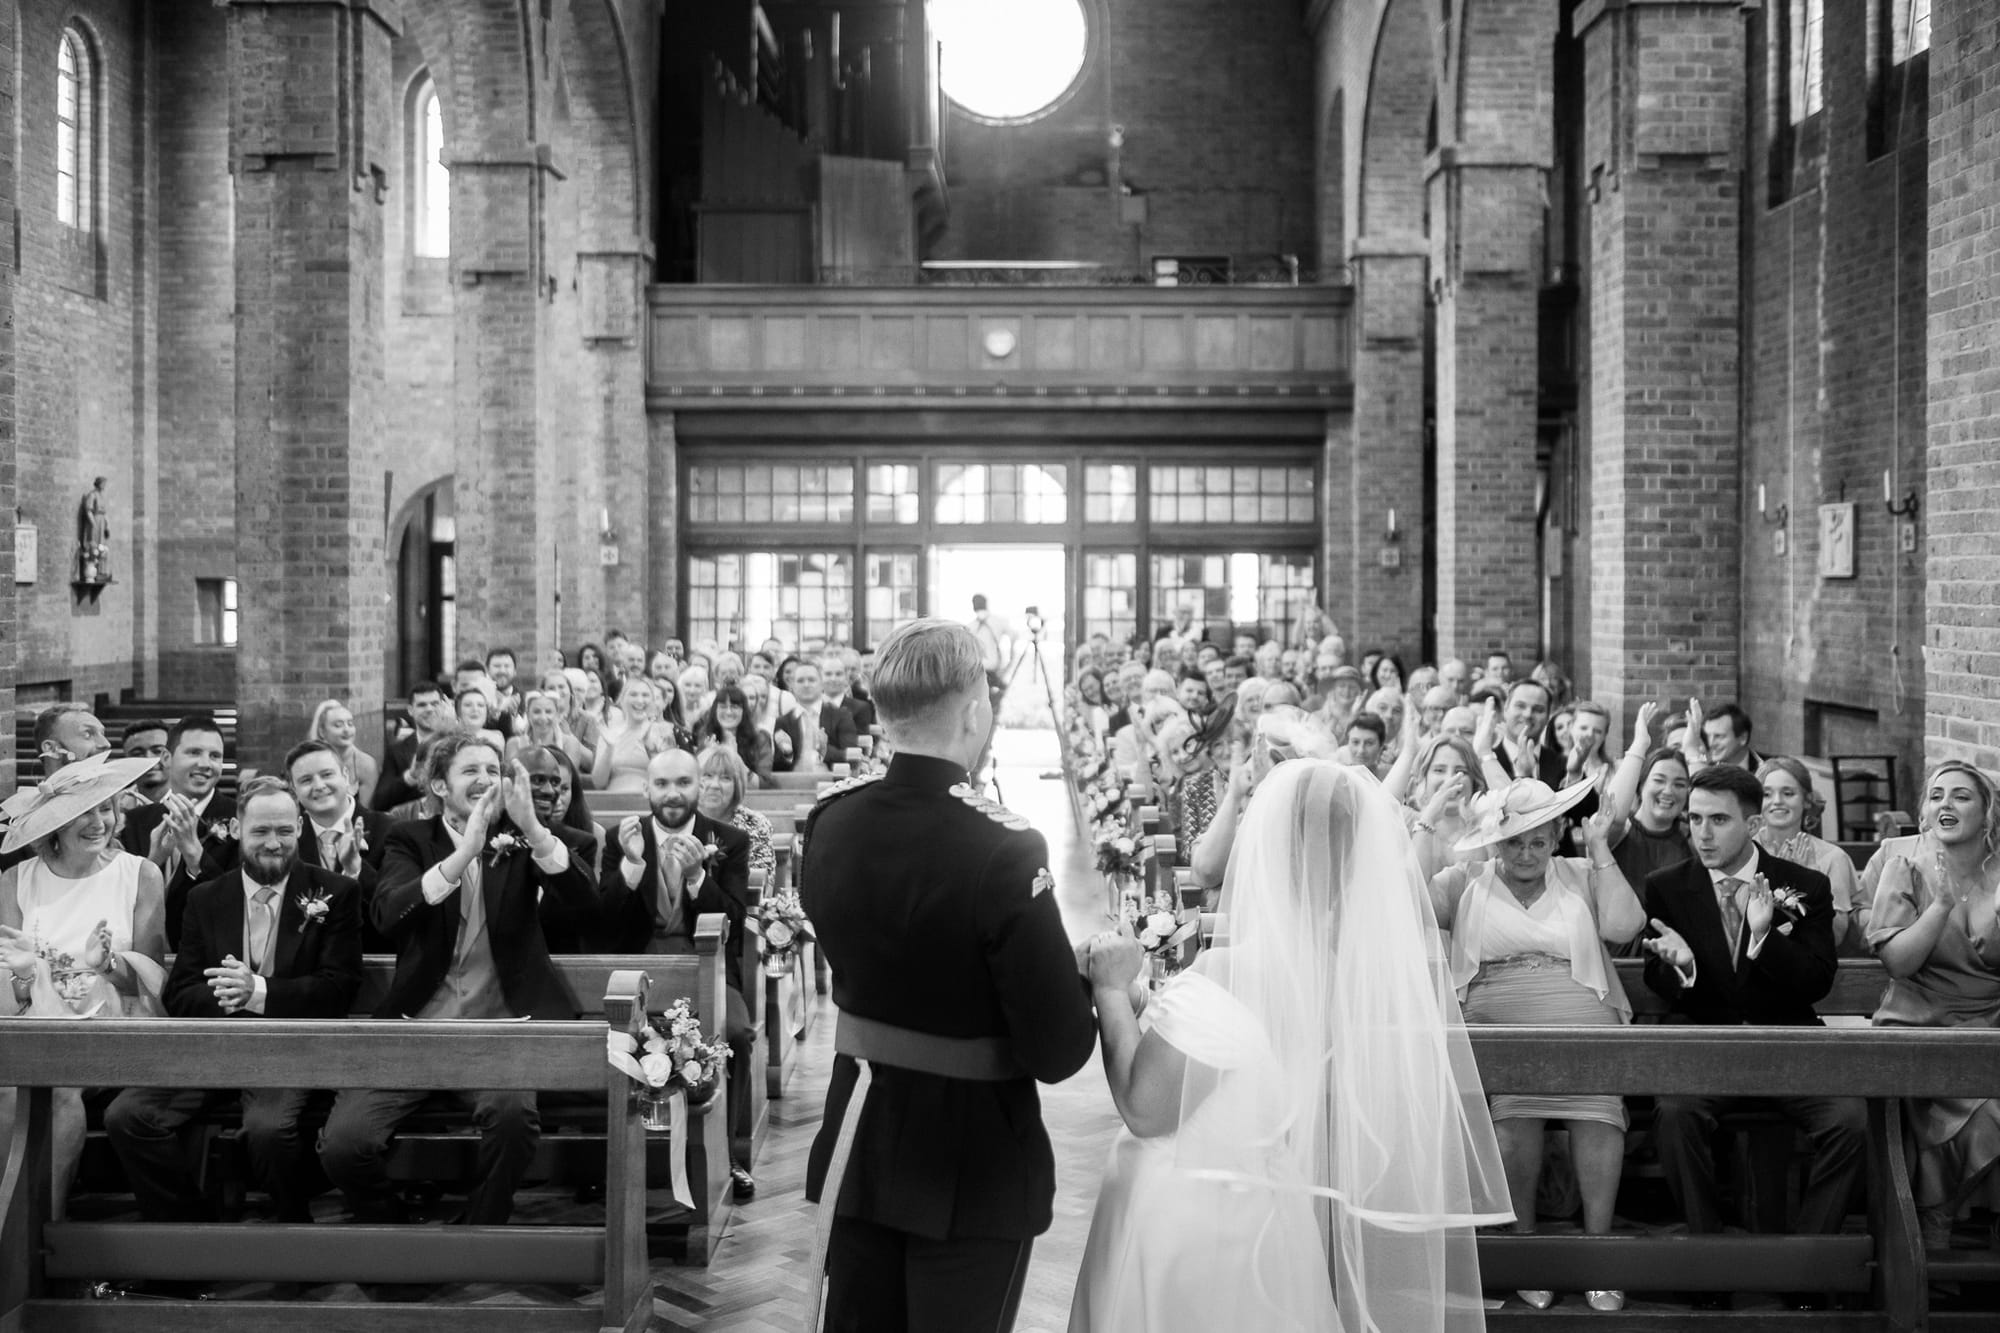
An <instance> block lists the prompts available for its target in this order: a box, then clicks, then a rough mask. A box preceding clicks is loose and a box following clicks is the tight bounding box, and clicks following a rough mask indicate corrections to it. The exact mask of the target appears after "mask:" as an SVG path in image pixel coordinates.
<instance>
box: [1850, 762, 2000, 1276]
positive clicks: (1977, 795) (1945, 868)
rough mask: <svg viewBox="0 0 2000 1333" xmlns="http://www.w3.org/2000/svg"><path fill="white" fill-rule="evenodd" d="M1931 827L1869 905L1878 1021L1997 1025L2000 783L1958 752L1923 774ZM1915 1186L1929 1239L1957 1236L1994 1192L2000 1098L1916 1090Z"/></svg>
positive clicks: (1944, 1243)
mask: <svg viewBox="0 0 2000 1333" xmlns="http://www.w3.org/2000/svg"><path fill="white" fill-rule="evenodd" d="M1921 825H1922V828H1923V832H1922V833H1921V834H1920V835H1919V836H1918V838H1917V840H1916V845H1915V846H1914V847H1912V848H1910V849H1909V850H1908V851H1907V852H1898V853H1892V854H1890V855H1889V856H1888V858H1887V864H1886V865H1884V866H1883V868H1882V878H1881V887H1880V888H1878V889H1877V890H1876V892H1875V903H1874V907H1873V910H1872V911H1871V912H1870V914H1869V920H1868V944H1869V946H1870V947H1871V948H1872V949H1874V951H1875V953H1876V956H1877V957H1879V958H1880V959H1881V960H1882V966H1883V968H1884V969H1885V970H1886V971H1887V972H1888V973H1889V989H1888V991H1887V992H1886V993H1885V994H1884V995H1883V997H1882V1007H1881V1008H1880V1009H1878V1010H1876V1012H1875V1025H1876V1026H1877V1027H1976V1028H1991V1027H1995V1026H2000V918H1996V916H1995V900H1996V895H1997V894H2000V793H1997V792H1996V791H1995V788H1994V783H1993V779H1992V778H1990V777H1988V776H1987V775H1986V774H1985V773H1983V772H1981V771H1980V770H1979V769H1976V768H1974V767H1972V766H1971V765H1970V764H1966V763H1962V762H1958V761H1950V762H1946V763H1943V764H1939V765H1938V766H1937V767H1936V768H1934V769H1932V770H1931V773H1930V776H1929V778H1928V779H1927V780H1926V781H1925V783H1924V802H1923V806H1922V812H1921ZM1905 1105H1906V1106H1907V1108H1908V1111H1907V1116H1908V1119H1907V1121H1906V1124H1907V1127H1908V1128H1907V1130H1906V1136H1907V1137H1906V1141H1910V1140H1911V1139H1913V1141H1914V1143H1915V1147H1916V1164H1915V1165H1916V1169H1915V1172H1914V1174H1915V1180H1914V1181H1913V1186H1914V1189H1913V1192H1914V1194H1915V1195H1916V1204H1917V1217H1918V1221H1919V1223H1920V1224H1921V1226H1922V1228H1923V1239H1924V1245H1925V1248H1927V1249H1934V1250H1941V1249H1945V1248H1947V1247H1948V1246H1949V1245H1950V1243H1951V1228H1952V1224H1953V1222H1954V1221H1955V1220H1956V1219H1957V1216H1958V1213H1959V1210H1960V1209H1961V1208H1962V1207H1963V1206H1964V1205H1965V1204H1966V1203H1967V1202H1969V1201H1971V1200H1972V1199H1974V1198H1976V1197H1977V1196H1978V1195H1980V1194H1981V1193H1982V1192H1984V1193H1989V1194H1990V1189H1989V1188H1988V1187H1989V1186H1990V1182H1991V1180H1992V1178H1993V1165H1994V1163H1995V1162H1996V1161H2000V1102H1996V1101H1995V1100H1994V1099H1993V1098H1991V1097H1981V1098H1972V1097H1963V1098H1927V1099H1912V1100H1910V1101H1908V1102H1906V1103H1905Z"/></svg>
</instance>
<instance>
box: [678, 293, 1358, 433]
mask: <svg viewBox="0 0 2000 1333" xmlns="http://www.w3.org/2000/svg"><path fill="white" fill-rule="evenodd" d="M649 295H650V319H651V342H650V344H649V348H648V362H647V365H648V373H647V378H648V398H649V402H650V403H651V404H652V405H653V406H655V407H674V406H685V405H688V404H689V400H690V399H694V398H699V400H700V401H701V404H702V406H703V407H704V408H714V407H728V406H730V405H732V404H733V403H739V402H740V403H741V404H742V405H744V406H751V405H753V404H756V403H758V402H760V401H762V402H765V403H768V399H769V396H771V395H775V394H784V395H785V396H786V397H788V398H801V397H803V398H807V399H814V398H842V397H846V396H848V395H860V394H867V395H869V396H871V397H878V398H879V397H882V396H885V395H886V396H888V397H890V398H896V397H925V398H928V397H930V396H932V395H937V396H939V397H942V398H945V399H947V400H949V401H951V402H953V403H957V404H966V405H969V404H971V403H974V402H983V401H990V400H991V399H994V398H1007V399H1020V398H1030V399H1032V398H1034V397H1036V396H1037V395H1039V394H1042V393H1045V392H1048V391H1051V390H1058V389H1059V390H1061V391H1062V396H1063V397H1064V398H1065V399H1067V400H1069V401H1075V398H1076V396H1077V395H1078V394H1085V395H1089V396H1092V397H1096V396H1098V395H1105V396H1114V397H1115V396H1117V395H1121V394H1125V393H1133V394H1143V395H1144V396H1145V397H1146V398H1147V399H1149V400H1160V399H1165V398H1180V397H1185V396H1196V395H1199V396H1209V395H1213V394H1217V393H1227V394H1228V395H1229V399H1230V401H1231V402H1232V403H1233V404H1237V405H1240V406H1252V407H1254V406H1266V405H1269V406H1275V405H1277V404H1279V403H1283V404H1285V405H1288V406H1291V407H1294V408H1296V407H1299V406H1302V405H1304V404H1305V403H1309V402H1315V401H1317V402H1320V403H1322V404H1323V405H1325V406H1328V407H1336V408H1337V407H1341V406H1344V405H1345V404H1346V402H1347V400H1348V398H1349V396H1350V389H1349V382H1348V354H1349V348H1350V337H1349V299H1350V294H1349V292H1348V290H1347V289H1346V288H1342V287H1286V288H1251V287H1245V288H1205V289H1200V290H1190V289H1186V288H1176V289H1156V288H1146V287H1137V288H1132V287H1118V288H1089V287H1085V288H1053V289H1038V288H984V287H953V288H924V287H899V288H854V287H840V288H817V287H789V286H788V287H655V288H654V289H652V291H651V293H650V294H649Z"/></svg>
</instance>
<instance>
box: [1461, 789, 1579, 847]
mask: <svg viewBox="0 0 2000 1333" xmlns="http://www.w3.org/2000/svg"><path fill="white" fill-rule="evenodd" d="M1595 790H1597V789H1596V788H1595V787H1593V786H1592V785H1591V784H1590V783H1588V782H1579V783H1577V784H1576V785H1575V786H1574V787H1565V788H1563V789H1562V790H1561V791H1556V790H1554V789H1553V788H1551V787H1550V786H1549V784H1548V783H1546V782H1543V781H1541V780H1539V779H1537V778H1517V779H1515V780H1514V781H1512V782H1510V783H1508V784H1507V785H1506V786H1504V787H1502V788H1500V789H1499V790H1498V791H1490V792H1487V793H1486V794H1485V795H1483V796H1480V797H1479V798H1477V799H1476V800H1474V801H1473V802H1472V808H1471V811H1470V813H1471V815H1472V823H1471V825H1470V827H1468V828H1467V829H1466V831H1465V836H1463V837H1461V838H1460V839H1459V840H1458V843H1457V845H1456V846H1455V847H1454V848H1453V849H1452V850H1454V851H1460V852H1474V851H1478V850H1479V849H1480V848H1481V847H1490V846H1492V845H1493V844H1494V843H1496V842H1505V841H1506V840H1507V839H1509V838H1511V837H1514V836H1515V835H1517V834H1521V833H1526V832H1527V831H1528V830H1529V829H1532V828H1540V827H1541V826H1542V825H1543V824H1546V823H1548V822H1549V821H1550V820H1551V819H1559V818H1561V817H1562V816H1563V815H1566V814H1568V813H1569V812H1570V811H1571V810H1572V809H1574V808H1575V807H1576V806H1577V804H1578V803H1579V802H1581V801H1582V800H1583V798H1584V797H1586V796H1588V795H1590V794H1591V793H1592V792H1593V791H1595Z"/></svg>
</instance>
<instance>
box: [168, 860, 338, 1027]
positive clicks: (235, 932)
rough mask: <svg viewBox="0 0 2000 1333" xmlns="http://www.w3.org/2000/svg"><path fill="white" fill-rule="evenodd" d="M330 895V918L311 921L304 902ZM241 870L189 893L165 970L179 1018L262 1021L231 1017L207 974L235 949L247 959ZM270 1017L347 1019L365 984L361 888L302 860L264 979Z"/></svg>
mask: <svg viewBox="0 0 2000 1333" xmlns="http://www.w3.org/2000/svg"><path fill="white" fill-rule="evenodd" d="M321 895H324V896H325V898H326V907H327V910H326V915H325V917H324V918H323V919H322V920H319V921H308V920H307V919H306V912H305V907H304V905H303V900H304V899H305V898H308V897H319V896H321ZM247 906H248V904H246V903H245V901H244V895H243V872H242V871H241V870H231V871H229V872H228V873H226V874H224V875H222V876H221V877H220V878H218V879H212V880H209V881H207V882H206V883H203V884H198V885H196V886H195V887H194V889H193V890H192V891H191V892H190V893H189V894H188V900H187V914H186V916H185V917H184V918H183V919H182V923H181V944H180V950H179V951H178V952H177V953H175V955H174V966H173V970H172V971H171V972H169V973H168V974H167V989H166V995H165V999H166V1005H167V1013H168V1014H169V1015H170V1016H171V1017H174V1018H256V1017H259V1015H257V1014H252V1013H249V1012H248V1011H246V1010H240V1009H239V1010H237V1011H236V1012H235V1013H233V1014H225V1013H224V1012H223V1010H222V1006H220V1005H219V1004H217V1003H216V1002H215V992H214V991H212V990H210V989H209V985H208V978H207V977H205V976H203V975H202V972H203V971H204V970H205V969H207V968H211V967H214V966H216V965H217V964H218V963H220V962H221V961H222V960H223V959H224V958H225V957H227V956H228V955H230V954H234V955H236V956H237V957H238V958H241V957H242V956H243V931H244V923H245V920H246V919H247V917H248V915H249V913H248V911H247ZM264 985H265V994H264V1012H263V1014H262V1017H265V1018H345V1017H347V1015H348V1011H349V1009H350V1008H351V1007H352V1005H353V1004H354V996H355V993H356V992H357V991H359V990H360V989H361V891H360V889H359V888H357V887H356V885H355V883H354V881H353V880H351V879H348V878H346V877H345V876H343V875H335V874H331V873H329V872H327V871H325V870H321V869H320V868H319V867H317V866H309V865H306V864H305V863H303V862H300V863H299V864H297V865H295V866H293V867H292V873H291V875H290V876H289V877H288V878H287V880H286V882H285V896H284V899H283V902H282V905H281V906H280V907H279V909H278V939H277V944H276V946H275V949H274V952H273V955H272V964H271V975H270V977H269V978H268V979H266V981H265V983H264Z"/></svg>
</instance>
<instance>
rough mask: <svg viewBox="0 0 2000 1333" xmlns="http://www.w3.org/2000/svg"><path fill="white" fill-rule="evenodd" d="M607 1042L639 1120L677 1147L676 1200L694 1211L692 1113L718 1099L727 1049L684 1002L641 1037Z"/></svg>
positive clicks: (672, 1157)
mask: <svg viewBox="0 0 2000 1333" xmlns="http://www.w3.org/2000/svg"><path fill="white" fill-rule="evenodd" d="M607 1044H608V1046H609V1054H610V1060H611V1065H612V1067H613V1068H615V1069H618V1070H620V1071H622V1072H623V1073H624V1074H625V1075H626V1076H627V1077H628V1078H630V1079H631V1080H632V1082H633V1085H634V1086H633V1088H632V1100H633V1103H634V1105H635V1106H636V1107H637V1108H638V1111H639V1119H640V1122H641V1123H643V1124H644V1125H645V1126H646V1128H647V1129H649V1130H652V1131H655V1132H658V1131H660V1130H665V1131H666V1132H667V1134H668V1135H669V1136H670V1137H671V1139H672V1141H673V1143H674V1145H675V1146H674V1150H673V1151H672V1152H670V1153H669V1154H667V1156H668V1159H669V1163H670V1166H671V1178H672V1179H671V1183H672V1186H673V1195H674V1202H676V1203H678V1204H680V1205H681V1206H682V1207H683V1208H692V1207H694V1194H693V1192H692V1191H691V1190H690V1189H689V1188H688V1173H687V1154H688V1148H689V1146H690V1145H689V1141H688V1132H687V1127H688V1111H689V1110H690V1109H693V1110H696V1111H699V1110H701V1109H703V1108H705V1107H707V1106H708V1105H709V1104H710V1103H712V1102H713V1101H714V1100H715V1095H716V1093H717V1092H718V1091H720V1090H721V1088H722V1078H723V1074H724V1071H725V1070H727V1069H728V1067H729V1047H728V1045H727V1044H726V1043H724V1042H722V1041H712V1040H710V1039H709V1038H708V1036H707V1035H706V1034H705V1033H703V1032H702V1030H701V1020H699V1019H697V1018H696V1017H695V1016H694V1007H693V1006H692V1005H691V1004H689V1003H688V1001H687V1000H686V999H685V998H683V999H679V1000H675V1001H674V1002H673V1003H672V1004H671V1005H668V1006H667V1009H666V1011H665V1012H664V1013H661V1014H658V1015H656V1016H654V1017H653V1018H651V1019H649V1020H648V1021H647V1024H646V1026H645V1027H644V1028H643V1029H641V1031H640V1033H639V1035H638V1036H637V1037H636V1038H634V1037H633V1036H632V1035H631V1034H630V1033H625V1032H618V1031H613V1032H611V1033H610V1034H609V1035H608V1039H607ZM641 1052H643V1054H642V1053H641Z"/></svg>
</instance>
